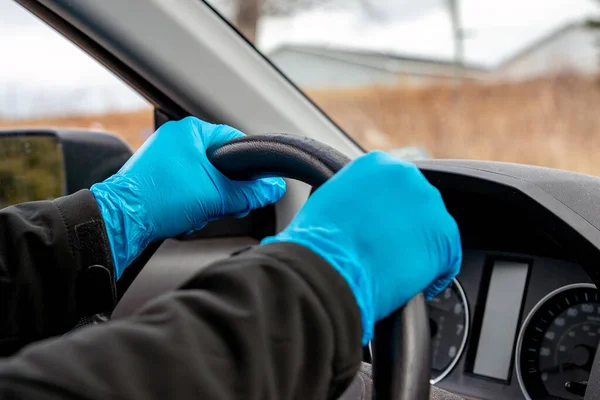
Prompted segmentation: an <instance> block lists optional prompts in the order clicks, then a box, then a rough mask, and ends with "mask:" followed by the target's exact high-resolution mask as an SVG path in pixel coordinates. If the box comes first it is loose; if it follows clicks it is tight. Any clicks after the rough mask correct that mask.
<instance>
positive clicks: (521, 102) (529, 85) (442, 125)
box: [0, 75, 600, 175]
mask: <svg viewBox="0 0 600 400" xmlns="http://www.w3.org/2000/svg"><path fill="white" fill-rule="evenodd" d="M309 96H310V97H311V98H312V99H313V100H314V101H315V102H316V103H317V104H319V105H320V106H321V107H322V108H323V109H324V110H325V111H326V112H327V113H328V114H329V115H330V116H331V117H332V118H333V119H334V120H335V121H336V122H337V123H339V124H340V126H341V127H342V128H343V129H345V130H346V132H348V133H349V134H350V135H351V136H352V137H354V138H355V139H356V140H357V141H358V142H359V143H360V144H361V145H363V146H364V147H365V148H367V149H369V150H371V149H389V148H392V147H399V146H405V145H421V146H424V147H425V148H427V150H428V151H429V152H430V153H431V154H432V155H433V156H435V157H437V158H468V159H490V160H498V161H508V162H520V163H527V164H535V165H542V166H547V167H556V168H563V169H568V170H574V171H579V172H584V173H590V174H594V175H600V157H598V154H599V153H600V112H599V111H598V108H599V106H600V83H599V82H598V80H597V78H595V77H581V76H574V75H563V76H557V77H554V78H545V79H538V80H532V81H528V82H522V83H496V84H485V85H483V84H466V85H464V86H462V87H460V88H452V87H446V86H436V87H420V88H419V87H413V88H406V87H392V88H390V87H373V88H367V89H362V90H353V91H324V92H311V93H309ZM11 126H19V127H21V126H38V127H39V126H66V127H83V128H90V127H91V128H98V129H103V130H106V131H110V132H113V133H116V134H118V135H120V136H121V137H122V138H123V139H125V140H126V141H127V142H128V143H129V144H130V145H131V146H132V147H134V148H137V147H138V146H139V145H140V144H141V143H142V142H143V140H144V138H145V137H146V136H147V135H148V134H149V132H150V131H151V127H152V112H151V111H150V110H141V111H138V112H133V113H122V114H118V113H113V114H105V115H89V116H77V117H68V118H53V119H40V120H32V121H0V127H11Z"/></svg>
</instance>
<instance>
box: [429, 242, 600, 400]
mask: <svg viewBox="0 0 600 400" xmlns="http://www.w3.org/2000/svg"><path fill="white" fill-rule="evenodd" d="M598 294H599V293H598V291H597V290H596V288H595V287H594V286H593V285H592V284H591V281H590V279H589V278H588V277H587V275H586V273H585V272H584V271H583V269H582V268H581V267H580V266H579V265H577V264H574V263H571V262H568V261H564V260H558V259H553V258H547V257H537V256H532V255H525V254H518V253H507V252H497V251H478V250H467V251H465V254H464V262H463V267H462V270H461V273H460V274H459V276H458V277H457V279H456V280H455V282H454V283H453V284H452V285H451V286H450V287H449V288H448V289H446V291H445V292H443V293H441V294H440V295H439V296H438V297H437V298H435V299H433V300H432V301H430V303H429V311H430V312H429V317H430V322H431V323H430V325H431V343H432V380H431V381H432V383H433V384H435V385H437V386H438V387H441V388H442V389H446V390H448V391H450V392H453V393H457V394H460V395H462V396H464V397H466V398H478V399H479V398H481V399H544V398H563V399H579V398H581V397H579V396H578V395H577V390H578V387H577V384H578V383H580V382H582V381H587V380H588V377H589V374H590V371H591V364H592V362H593V359H594V355H595V352H596V347H597V342H598V339H599V337H600V301H599V297H598ZM566 382H572V384H573V385H574V386H575V387H573V388H572V389H571V390H573V392H569V391H567V390H566V389H565V383H566ZM584 390H585V388H584Z"/></svg>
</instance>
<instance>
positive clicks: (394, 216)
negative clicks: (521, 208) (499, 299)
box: [262, 152, 462, 345]
mask: <svg viewBox="0 0 600 400" xmlns="http://www.w3.org/2000/svg"><path fill="white" fill-rule="evenodd" d="M272 242H294V243H298V244H300V245H303V246H305V247H307V248H308V249H310V250H312V251H314V252H315V253H317V254H319V255H320V256H321V257H323V258H324V259H325V260H327V261H328V262H329V263H330V264H331V265H332V266H333V268H335V269H336V270H337V271H338V272H339V273H340V274H341V275H342V276H343V277H344V278H345V279H346V281H347V282H348V284H349V286H350V288H351V290H352V292H353V293H354V296H355V298H356V301H357V304H358V307H359V309H360V312H361V317H362V325H363V336H362V337H363V345H366V344H367V343H368V342H369V341H370V340H371V338H372V337H373V331H374V325H375V322H376V321H379V320H381V319H383V318H385V317H386V316H388V315H390V314H391V313H392V312H394V311H395V310H397V309H398V308H400V307H402V306H403V305H404V304H406V303H407V302H408V301H409V300H410V299H411V298H413V297H414V296H416V295H417V294H418V293H420V292H422V291H425V295H426V297H427V298H428V299H431V298H433V297H435V296H436V295H437V294H438V293H440V292H441V291H442V290H443V289H445V288H446V287H447V286H448V284H449V283H450V282H451V280H452V279H453V278H454V277H455V276H456V274H458V272H459V269H460V265H461V262H462V250H461V243H460V235H459V232H458V227H457V225H456V222H455V221H454V219H453V218H452V216H450V214H448V212H447V211H446V207H445V206H444V202H443V200H442V197H441V195H440V193H439V192H438V190H437V189H436V188H434V187H433V186H432V185H431V184H430V183H429V182H428V181H427V180H426V179H425V177H424V176H423V175H422V174H421V172H420V171H419V169H418V168H417V167H416V166H414V165H413V164H409V163H406V162H402V161H399V160H397V159H394V158H393V157H391V156H390V155H388V154H386V153H383V152H373V153H369V154H366V155H364V156H362V157H360V158H358V159H356V160H354V161H353V162H352V163H350V164H349V165H347V166H346V167H344V168H343V169H342V170H341V171H340V172H339V173H337V174H336V175H335V176H334V177H333V178H331V179H330V180H329V181H328V182H326V183H325V184H324V185H323V186H321V187H320V188H319V189H318V190H317V191H316V192H315V193H314V194H313V195H312V196H311V197H310V198H309V199H308V200H307V202H306V203H305V204H304V206H303V207H302V209H301V210H300V211H299V212H298V214H297V215H296V216H295V218H294V219H293V220H292V222H291V223H290V225H289V226H288V227H287V228H285V229H284V230H283V231H282V232H281V233H279V234H277V235H276V236H273V237H268V238H265V239H264V240H263V241H262V244H267V243H272Z"/></svg>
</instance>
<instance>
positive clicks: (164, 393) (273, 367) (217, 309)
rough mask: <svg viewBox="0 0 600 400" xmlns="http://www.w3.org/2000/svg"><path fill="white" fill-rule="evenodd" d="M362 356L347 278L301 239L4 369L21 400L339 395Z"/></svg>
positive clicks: (28, 352)
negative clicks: (30, 399)
mask: <svg viewBox="0 0 600 400" xmlns="http://www.w3.org/2000/svg"><path fill="white" fill-rule="evenodd" d="M360 359H361V324H360V313H359V310H358V307H357V305H356V301H355V300H354V296H353V294H352V292H351V290H350V288H349V287H348V285H347V284H346V282H345V280H344V279H343V278H342V277H341V276H340V275H339V274H338V273H337V272H336V271H335V270H334V269H333V268H332V267H331V266H330V265H329V264H328V263H327V262H326V261H325V260H323V259H322V258H321V257H319V256H318V255H316V254H315V253H313V252H312V251H310V250H308V249H306V248H304V247H302V246H300V245H296V244H289V243H276V244H269V245H266V246H262V247H258V248H254V249H252V250H249V251H247V252H244V253H241V254H239V255H236V256H234V257H231V258H229V259H227V260H224V261H221V262H219V263H217V264H214V265H213V266H211V267H209V268H207V269H205V270H204V271H202V272H200V273H199V274H198V275H196V276H195V277H194V278H192V279H191V280H190V281H189V282H187V283H186V284H185V285H184V286H183V287H182V288H181V289H180V290H178V291H175V292H173V293H170V294H167V295H163V296H161V297H160V298H157V299H155V300H154V301H152V302H151V303H149V304H148V305H147V306H145V307H144V308H143V309H142V310H140V312H139V313H138V314H137V315H135V316H133V317H130V318H129V319H126V320H122V321H112V322H109V323H106V324H102V325H97V326H94V327H89V328H84V329H82V330H80V331H78V332H74V333H73V334H71V335H69V336H67V337H65V338H62V339H59V340H50V341H48V342H45V343H42V344H40V345H33V346H31V347H29V348H26V349H25V350H24V351H23V352H21V353H20V354H18V355H17V356H15V357H14V358H13V359H12V360H10V361H8V362H6V363H5V364H0V397H3V396H6V397H10V395H12V396H13V397H11V398H15V399H25V398H36V399H55V398H63V399H109V398H110V399H122V400H125V399H127V400H129V399H143V400H154V399H183V400H185V399H219V400H229V399H255V400H275V399H276V400H286V399H311V400H318V399H334V398H337V397H338V396H339V395H340V394H341V393H342V392H343V391H344V389H345V388H346V387H347V386H348V384H349V383H350V382H351V380H352V378H353V377H354V375H355V373H356V371H357V370H358V368H359V365H360Z"/></svg>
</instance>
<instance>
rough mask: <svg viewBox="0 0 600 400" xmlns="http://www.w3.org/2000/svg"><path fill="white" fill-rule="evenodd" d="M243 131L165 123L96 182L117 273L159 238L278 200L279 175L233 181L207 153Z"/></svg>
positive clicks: (282, 187) (193, 121)
mask: <svg viewBox="0 0 600 400" xmlns="http://www.w3.org/2000/svg"><path fill="white" fill-rule="evenodd" d="M238 136H243V133H241V132H240V131H238V130H236V129H233V128H231V127H228V126H225V125H213V124H209V123H206V122H203V121H200V120H199V119H197V118H193V117H188V118H185V119H183V120H181V121H178V122H168V123H166V124H164V125H163V126H162V127H160V129H158V130H157V131H156V132H155V133H154V134H153V135H152V136H151V137H150V138H149V139H148V140H147V141H146V142H145V143H144V144H143V145H142V147H141V148H140V149H139V150H138V151H137V152H136V153H135V154H134V155H133V156H132V157H131V158H130V159H129V161H127V163H126V164H125V165H124V166H123V167H122V168H121V170H120V171H119V172H117V173H116V174H115V175H113V176H112V177H110V178H108V179H107V180H105V181H104V182H102V183H99V184H96V185H94V186H92V188H91V192H92V193H93V194H94V196H95V197H96V201H97V202H98V205H99V206H100V211H101V213H102V217H103V218H104V222H105V225H106V231H107V234H108V238H109V240H110V245H111V248H112V252H113V258H114V262H115V273H116V277H117V279H118V278H120V277H121V274H122V273H123V270H124V269H125V268H126V267H127V266H129V264H131V262H132V261H133V260H134V259H135V258H136V257H137V256H139V255H140V253H141V252H142V250H144V249H145V248H146V246H147V245H148V244H149V243H150V242H152V241H156V240H161V239H165V238H169V237H174V236H177V235H180V234H183V233H187V232H190V231H193V230H199V229H201V228H203V227H204V226H205V225H206V224H207V223H208V222H210V221H213V220H215V219H218V218H220V217H223V216H225V215H233V216H236V217H243V216H245V215H247V214H248V213H249V212H250V211H251V210H253V209H255V208H259V207H263V206H265V205H267V204H270V203H274V202H276V201H277V200H279V199H280V198H281V196H283V194H284V192H285V182H284V181H283V180H282V179H279V178H268V179H260V180H257V181H254V182H234V181H231V180H229V179H227V178H226V177H225V176H224V175H223V174H221V173H220V172H219V171H217V169H216V168H215V167H213V166H212V164H211V163H210V162H209V161H208V158H207V157H206V149H207V148H209V147H212V146H218V145H222V144H224V143H225V142H227V141H229V140H231V139H233V138H236V137H238Z"/></svg>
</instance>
